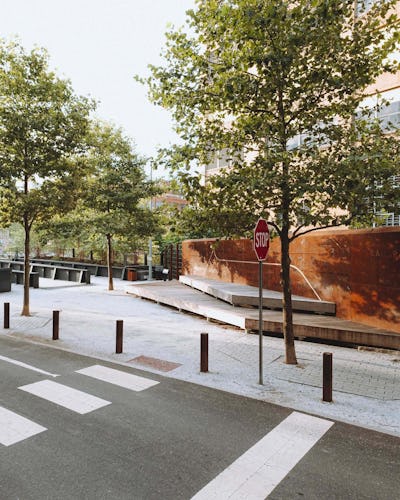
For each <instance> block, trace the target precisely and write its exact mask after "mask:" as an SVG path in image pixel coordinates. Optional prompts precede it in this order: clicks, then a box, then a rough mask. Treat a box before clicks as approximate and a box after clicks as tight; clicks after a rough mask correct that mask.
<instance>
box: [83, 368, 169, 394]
mask: <svg viewBox="0 0 400 500" xmlns="http://www.w3.org/2000/svg"><path fill="white" fill-rule="evenodd" d="M76 373H81V374H82V375H87V376H88V377H93V378H96V379H98V380H102V381H103V382H109V383H110V384H114V385H119V386H120V387H124V388H125V389H130V390H131V391H144V390H145V389H148V388H149V387H153V386H154V385H157V384H159V382H157V381H155V380H150V379H148V378H144V377H139V376H137V375H133V374H132V373H126V372H123V371H121V370H114V369H113V368H107V367H106V366H101V365H93V366H89V367H88V368H83V369H82V370H77V371H76Z"/></svg>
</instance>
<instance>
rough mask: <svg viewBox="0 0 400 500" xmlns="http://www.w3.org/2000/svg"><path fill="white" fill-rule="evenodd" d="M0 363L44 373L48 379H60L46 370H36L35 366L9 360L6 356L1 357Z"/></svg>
mask: <svg viewBox="0 0 400 500" xmlns="http://www.w3.org/2000/svg"><path fill="white" fill-rule="evenodd" d="M0 361H6V362H7V363H11V364H13V365H17V366H22V368H26V369H28V370H32V371H34V372H38V373H42V374H43V375H46V377H58V376H59V375H56V374H55V373H50V372H46V371H45V370H41V369H40V368H36V367H35V366H32V365H28V364H26V363H23V362H22V361H18V360H16V359H12V358H7V357H6V356H0Z"/></svg>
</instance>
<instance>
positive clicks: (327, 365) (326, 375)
mask: <svg viewBox="0 0 400 500" xmlns="http://www.w3.org/2000/svg"><path fill="white" fill-rule="evenodd" d="M322 401H326V402H328V403H331V402H332V353H331V352H324V354H323V364H322Z"/></svg>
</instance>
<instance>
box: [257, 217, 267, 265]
mask: <svg viewBox="0 0 400 500" xmlns="http://www.w3.org/2000/svg"><path fill="white" fill-rule="evenodd" d="M253 247H254V251H255V252H256V255H257V259H258V260H265V259H266V258H267V255H268V249H269V229H268V224H267V221H266V220H265V219H258V221H257V224H256V227H255V228H254V239H253Z"/></svg>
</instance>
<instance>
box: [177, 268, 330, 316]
mask: <svg viewBox="0 0 400 500" xmlns="http://www.w3.org/2000/svg"><path fill="white" fill-rule="evenodd" d="M179 281H180V282H181V283H183V284H184V285H188V286H190V287H192V288H195V289H196V290H200V291H201V292H204V293H207V294H208V295H211V296H213V297H216V298H217V299H220V300H223V301H224V302H228V304H232V305H233V306H240V307H247V306H253V307H254V306H255V307H258V303H259V291H258V287H254V286H249V285H240V284H237V283H225V282H223V281H219V280H211V279H207V278H201V277H199V276H192V275H187V276H180V277H179ZM292 306H293V311H301V312H310V313H316V314H329V315H335V313H336V304H335V303H334V302H327V301H324V300H318V299H310V298H307V297H300V296H299V295H292ZM263 307H264V308H266V309H282V293H280V292H276V291H274V290H263Z"/></svg>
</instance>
